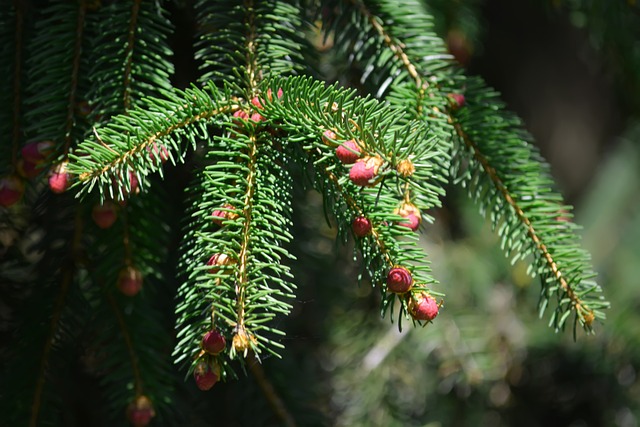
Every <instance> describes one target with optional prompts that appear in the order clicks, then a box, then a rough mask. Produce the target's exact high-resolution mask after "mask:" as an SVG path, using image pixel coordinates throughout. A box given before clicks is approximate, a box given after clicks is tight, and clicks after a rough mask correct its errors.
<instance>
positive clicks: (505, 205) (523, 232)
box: [356, 0, 607, 331]
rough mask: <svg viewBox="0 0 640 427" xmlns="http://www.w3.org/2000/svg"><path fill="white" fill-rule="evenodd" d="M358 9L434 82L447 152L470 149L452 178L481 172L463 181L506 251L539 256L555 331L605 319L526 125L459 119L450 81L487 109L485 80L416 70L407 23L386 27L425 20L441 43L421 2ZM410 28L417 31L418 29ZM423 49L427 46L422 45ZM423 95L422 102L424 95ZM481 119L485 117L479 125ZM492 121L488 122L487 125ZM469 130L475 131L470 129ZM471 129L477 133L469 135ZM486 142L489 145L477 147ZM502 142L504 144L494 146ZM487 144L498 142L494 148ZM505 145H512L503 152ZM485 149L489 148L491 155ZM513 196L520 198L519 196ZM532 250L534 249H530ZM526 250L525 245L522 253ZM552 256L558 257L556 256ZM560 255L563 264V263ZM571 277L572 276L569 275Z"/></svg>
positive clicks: (409, 66)
mask: <svg viewBox="0 0 640 427" xmlns="http://www.w3.org/2000/svg"><path fill="white" fill-rule="evenodd" d="M356 4H357V5H358V11H359V13H361V14H363V15H364V17H365V18H366V20H367V22H368V23H369V25H370V26H371V27H372V29H373V30H374V31H375V32H376V33H377V35H378V37H380V38H381V40H382V42H383V44H384V46H386V48H387V49H389V50H390V52H391V53H392V54H393V55H394V56H395V57H396V61H397V62H398V64H399V66H402V67H404V68H405V69H406V72H407V74H408V75H409V76H411V77H412V78H413V79H414V81H415V82H419V81H420V80H416V77H420V76H422V75H424V78H425V79H427V80H429V81H431V82H432V83H431V86H430V88H432V89H433V90H434V91H435V92H436V93H439V94H438V95H439V96H437V97H436V99H438V100H439V101H440V103H441V104H440V105H439V106H437V107H435V108H434V110H435V112H436V113H437V114H440V113H441V112H444V114H445V116H446V117H447V121H448V122H449V124H450V125H449V129H450V130H451V131H452V133H453V135H451V136H448V137H446V139H445V147H446V146H448V145H449V144H448V142H447V141H448V140H451V139H452V138H453V139H454V141H461V142H462V143H463V144H465V145H466V146H467V147H468V148H469V150H459V149H458V148H457V147H454V151H453V153H454V164H453V165H452V166H453V170H454V177H455V173H456V172H455V171H460V170H461V169H465V168H469V169H473V170H477V171H478V172H475V173H463V174H462V175H461V177H460V178H459V179H457V182H462V183H463V185H471V186H472V187H474V190H472V191H473V192H472V197H473V199H474V200H475V201H476V202H478V203H479V204H480V206H481V211H482V212H486V211H491V212H492V213H491V220H492V224H493V226H494V227H495V228H498V232H499V234H500V235H501V236H502V238H503V240H502V242H503V247H505V246H506V248H507V253H508V254H509V253H512V252H515V253H516V258H515V259H517V258H519V257H524V256H525V255H526V254H529V253H533V254H534V264H535V266H536V267H535V268H536V269H537V271H532V272H533V273H534V274H535V273H540V274H541V276H542V277H543V280H542V284H543V289H542V293H541V301H540V312H541V313H542V311H543V310H544V308H545V307H546V305H547V302H548V299H549V298H550V297H551V296H552V295H553V294H554V293H556V292H557V295H558V305H557V309H556V310H555V311H554V313H553V314H552V316H551V322H550V323H551V325H552V326H554V327H555V329H556V330H557V329H561V328H562V327H563V326H564V322H565V321H566V319H567V316H568V315H570V314H571V313H572V312H574V313H575V314H576V316H575V324H574V326H575V325H576V324H578V323H579V324H580V325H582V326H583V327H584V329H585V330H587V331H591V330H592V329H591V324H592V322H593V320H594V319H595V318H604V314H603V313H602V312H601V311H600V309H602V308H606V307H607V303H606V302H604V300H603V299H602V298H601V297H599V296H596V295H595V294H594V293H593V292H594V291H596V292H597V291H599V287H598V286H597V285H596V284H595V283H593V282H592V281H591V278H592V277H593V273H592V272H591V271H590V269H589V267H588V264H589V263H588V255H587V254H586V253H585V252H584V251H583V250H581V249H580V248H579V247H578V246H577V244H576V243H574V242H575V241H576V237H575V235H574V227H571V226H566V225H565V224H563V221H562V220H558V218H561V217H562V214H561V209H566V207H564V206H562V205H561V203H558V201H560V200H561V197H560V196H559V195H558V194H555V193H552V192H551V190H550V186H551V180H550V178H549V177H548V170H547V167H546V164H545V163H544V161H543V160H542V159H541V158H540V156H539V155H538V154H537V153H535V152H534V149H533V148H531V147H530V145H529V142H528V140H529V138H528V137H527V136H525V135H524V133H523V132H522V131H521V130H519V129H518V127H519V126H520V123H519V122H517V121H516V122H514V121H513V120H511V119H508V118H505V117H504V116H506V115H507V114H506V113H504V112H499V113H496V108H495V107H488V108H483V109H482V112H480V108H478V109H476V110H475V111H474V113H475V115H474V116H473V117H477V118H478V119H474V118H472V115H471V113H470V112H469V111H470V107H465V108H463V111H461V112H460V113H459V114H458V113H457V112H456V110H457V109H459V108H460V107H461V106H460V105H458V104H457V103H456V102H453V101H451V100H448V98H447V94H448V93H449V91H450V90H451V89H449V88H448V86H447V84H446V82H447V81H451V82H454V83H455V85H456V86H458V87H461V86H464V87H465V95H466V98H467V101H466V102H467V103H469V104H472V103H473V102H474V101H473V96H474V95H478V105H483V106H484V105H486V104H487V102H488V101H487V99H488V97H491V96H493V95H492V94H491V93H487V91H486V90H483V89H481V88H482V87H483V86H484V83H482V82H480V81H479V80H477V79H476V80H471V79H467V80H462V78H461V76H459V75H457V71H456V70H454V69H453V67H451V66H450V65H449V66H443V65H433V64H432V65H431V66H432V67H433V70H430V69H429V68H428V67H427V68H426V69H425V70H421V68H420V67H419V66H418V65H415V64H414V63H413V62H411V59H410V49H409V48H407V49H405V48H404V47H405V46H411V45H412V43H411V42H409V41H407V42H406V43H405V42H403V41H402V38H403V36H404V37H406V38H408V39H410V38H411V37H412V35H411V34H410V33H409V32H408V31H407V30H405V28H406V25H394V26H393V29H394V30H395V31H397V32H398V33H399V34H400V36H393V35H392V34H391V32H390V31H389V30H386V29H385V28H384V27H383V25H382V22H385V21H389V22H394V23H396V22H397V23H403V22H405V21H406V18H405V17H406V16H411V17H412V19H411V20H412V21H417V22H420V23H421V24H420V25H422V27H423V29H424V31H423V32H422V33H421V34H422V35H423V37H425V39H436V40H437V38H436V37H435V34H433V31H432V29H431V28H429V27H428V25H429V23H430V22H431V19H430V18H429V16H428V15H427V14H426V13H425V12H424V11H423V10H422V5H420V4H418V3H416V2H413V1H410V0H408V1H404V2H393V4H391V3H389V2H386V1H375V2H373V1H372V2H370V4H371V5H374V6H372V7H374V8H376V10H379V12H378V13H380V15H381V17H378V16H376V15H375V14H374V13H373V12H370V10H369V8H367V7H365V5H364V3H360V2H358V3H356ZM409 12H411V13H409ZM418 14H421V15H422V17H423V19H415V17H416V16H417V15H418ZM356 22H357V20H356ZM407 24H408V23H407ZM411 30H412V31H415V28H412V29H411ZM381 44H382V43H381ZM440 44H442V43H440ZM422 47H423V48H424V47H425V46H424V44H423V46H422ZM437 53H438V51H437V50H436V51H435V52H434V55H430V56H427V55H424V52H423V55H422V58H426V57H428V58H429V59H430V60H437V59H438V58H439V57H438V56H437ZM381 55H383V54H382V53H381V52H376V55H374V57H380V56H381ZM415 57H419V56H418V55H416V56H415ZM436 62H437V61H436ZM369 65H372V64H369ZM445 65H446V64H445ZM381 68H382V69H381V70H380V73H381V74H382V75H384V74H385V73H388V74H392V72H393V67H389V66H388V65H383V66H382V67H381ZM428 89H429V88H428ZM454 90H455V89H454ZM404 93H406V91H405V92H404ZM418 98H420V96H419V95H418ZM445 100H446V101H445ZM443 101H445V102H443ZM498 108H501V106H500V107H498ZM463 115H464V117H465V120H463V121H462V122H461V121H460V120H461V119H460V117H461V116H463ZM488 115H489V116H494V119H493V120H489V121H488V120H487V116H488ZM480 117H482V119H481V120H480V119H479V118H480ZM487 122H488V123H489V124H486V123H487ZM501 122H506V123H509V125H507V126H513V128H511V129H509V130H508V131H507V129H505V128H506V126H502V127H498V126H496V125H494V124H493V123H501ZM465 128H467V129H469V130H470V131H467V132H465V130H464V129H465ZM498 129H500V131H499V132H497V130H498ZM469 132H470V133H472V134H473V135H474V136H473V137H470V133H469ZM480 138H481V139H482V141H487V143H484V142H483V143H481V144H479V143H478V141H480ZM474 140H475V142H474ZM496 140H499V141H501V143H500V144H495V141H496ZM488 141H492V142H491V143H488ZM480 147H482V148H480ZM504 147H510V148H506V149H505V148H504ZM485 150H488V151H486V152H485ZM466 151H471V152H472V156H471V158H470V157H469V156H464V157H461V156H460V154H464V153H465V152H466ZM456 154H457V156H456ZM463 159H464V160H463ZM518 165H522V166H521V167H522V169H521V170H520V172H519V173H514V172H515V169H517V168H518V167H519V166H518ZM501 175H502V176H501ZM523 175H525V176H528V177H529V179H528V180H527V181H525V180H523V179H522V177H523ZM483 176H487V177H488V181H489V182H490V184H489V185H490V186H491V189H487V187H482V182H483ZM505 176H508V177H509V178H508V179H509V185H508V186H507V185H505ZM478 187H482V189H478ZM507 188H509V189H507ZM493 192H496V194H497V195H498V196H499V197H493V196H495V194H493ZM514 194H519V195H520V196H519V199H518V198H517V197H515V196H514ZM487 195H489V197H487ZM527 195H528V196H527ZM516 199H518V201H516ZM528 199H535V200H536V202H535V203H528V202H527V201H526V200H528ZM541 203H542V205H541ZM510 214H513V215H514V216H513V218H514V219H515V221H514V220H510V219H509V215H510ZM515 222H517V224H515ZM558 232H560V233H561V235H560V236H558V235H557V233H558ZM528 247H531V248H532V249H530V250H527V249H526V248H528ZM523 248H525V249H524V251H523ZM553 253H555V254H556V255H552V254H553ZM558 258H561V259H562V258H564V259H563V260H562V261H561V260H559V259H558ZM561 268H564V270H563V269H561ZM566 276H569V277H568V278H566ZM547 278H551V280H550V281H548V279H547ZM574 331H575V327H574Z"/></svg>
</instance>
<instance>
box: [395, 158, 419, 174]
mask: <svg viewBox="0 0 640 427" xmlns="http://www.w3.org/2000/svg"><path fill="white" fill-rule="evenodd" d="M396 170H397V171H398V173H399V174H400V175H402V176H404V177H408V176H411V175H413V173H414V172H415V171H416V167H415V166H414V165H413V162H412V161H411V160H410V159H404V160H400V161H399V162H398V166H397V167H396Z"/></svg>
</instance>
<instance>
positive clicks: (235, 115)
mask: <svg viewBox="0 0 640 427" xmlns="http://www.w3.org/2000/svg"><path fill="white" fill-rule="evenodd" d="M233 118H234V120H233V121H234V123H236V124H240V121H239V120H237V119H242V120H247V119H248V118H249V114H247V112H246V111H243V110H237V111H236V112H234V113H233Z"/></svg>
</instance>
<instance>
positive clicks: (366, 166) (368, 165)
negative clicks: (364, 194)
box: [349, 156, 384, 187]
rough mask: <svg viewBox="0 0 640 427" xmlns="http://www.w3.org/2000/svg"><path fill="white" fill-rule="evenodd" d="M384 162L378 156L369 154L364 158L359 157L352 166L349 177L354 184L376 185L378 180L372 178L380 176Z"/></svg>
mask: <svg viewBox="0 0 640 427" xmlns="http://www.w3.org/2000/svg"><path fill="white" fill-rule="evenodd" d="M383 163H384V160H382V159H381V158H380V157H378V156H367V157H364V158H362V159H358V161H357V162H356V163H355V164H354V165H353V166H351V170H350V171H349V179H350V180H351V181H352V182H353V183H354V184H356V185H360V186H363V187H365V186H372V185H375V184H376V182H375V181H372V180H373V179H374V178H375V177H376V176H378V170H379V169H380V166H382V164H383Z"/></svg>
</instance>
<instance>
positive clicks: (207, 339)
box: [202, 329, 227, 355]
mask: <svg viewBox="0 0 640 427" xmlns="http://www.w3.org/2000/svg"><path fill="white" fill-rule="evenodd" d="M226 346H227V341H226V340H225V339H224V335H222V334H221V333H220V331H218V330H217V329H214V330H212V331H209V332H207V333H206V334H204V336H203V337H202V349H203V350H204V351H206V352H207V353H210V354H213V355H216V354H218V353H220V352H221V351H223V350H224V349H225V347H226Z"/></svg>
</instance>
